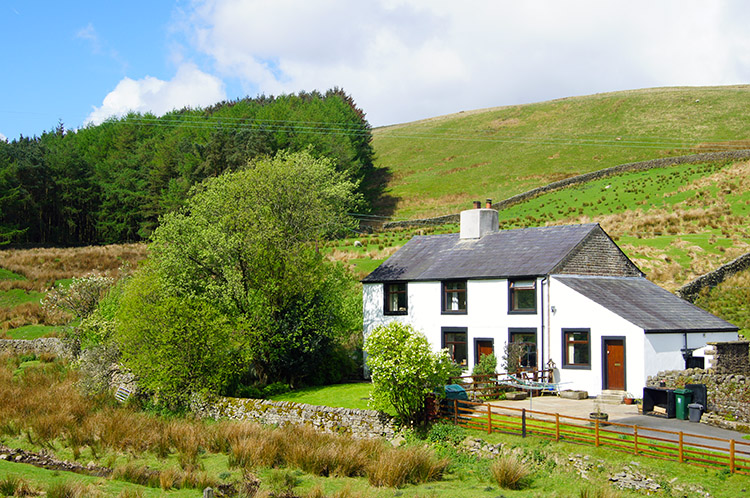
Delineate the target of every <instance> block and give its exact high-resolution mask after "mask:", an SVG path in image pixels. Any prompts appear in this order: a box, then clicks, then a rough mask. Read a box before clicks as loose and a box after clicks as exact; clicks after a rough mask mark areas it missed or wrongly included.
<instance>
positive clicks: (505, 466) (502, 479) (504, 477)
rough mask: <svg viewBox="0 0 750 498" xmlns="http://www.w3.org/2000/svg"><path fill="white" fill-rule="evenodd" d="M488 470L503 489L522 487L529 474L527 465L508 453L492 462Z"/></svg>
mask: <svg viewBox="0 0 750 498" xmlns="http://www.w3.org/2000/svg"><path fill="white" fill-rule="evenodd" d="M490 472H491V473H492V477H493V478H494V479H495V482H497V485H498V486H500V487H501V488H504V489H522V488H523V487H524V486H525V485H526V483H527V482H528V478H529V477H530V476H531V470H530V469H529V467H528V465H527V464H525V463H523V462H521V461H520V460H518V459H517V458H515V457H513V456H510V455H506V456H503V457H500V458H498V459H497V460H495V461H494V462H492V466H491V467H490Z"/></svg>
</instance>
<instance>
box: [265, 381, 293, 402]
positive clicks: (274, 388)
mask: <svg viewBox="0 0 750 498" xmlns="http://www.w3.org/2000/svg"><path fill="white" fill-rule="evenodd" d="M291 390H292V388H291V387H290V386H289V384H284V383H283V382H274V383H273V384H268V385H267V386H266V387H264V388H263V397H264V398H270V397H271V396H277V395H279V394H284V393H288V392H289V391H291Z"/></svg>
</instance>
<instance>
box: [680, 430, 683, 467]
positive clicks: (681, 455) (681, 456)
mask: <svg viewBox="0 0 750 498" xmlns="http://www.w3.org/2000/svg"><path fill="white" fill-rule="evenodd" d="M683 461H684V458H683V454H682V431H680V463H682V462H683Z"/></svg>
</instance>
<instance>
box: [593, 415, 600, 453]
mask: <svg viewBox="0 0 750 498" xmlns="http://www.w3.org/2000/svg"><path fill="white" fill-rule="evenodd" d="M594 432H595V434H596V438H595V439H596V447H597V448H598V447H599V419H596V420H594Z"/></svg>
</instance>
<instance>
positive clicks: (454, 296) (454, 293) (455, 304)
mask: <svg viewBox="0 0 750 498" xmlns="http://www.w3.org/2000/svg"><path fill="white" fill-rule="evenodd" d="M443 313H466V280H452V281H449V282H443Z"/></svg>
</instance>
